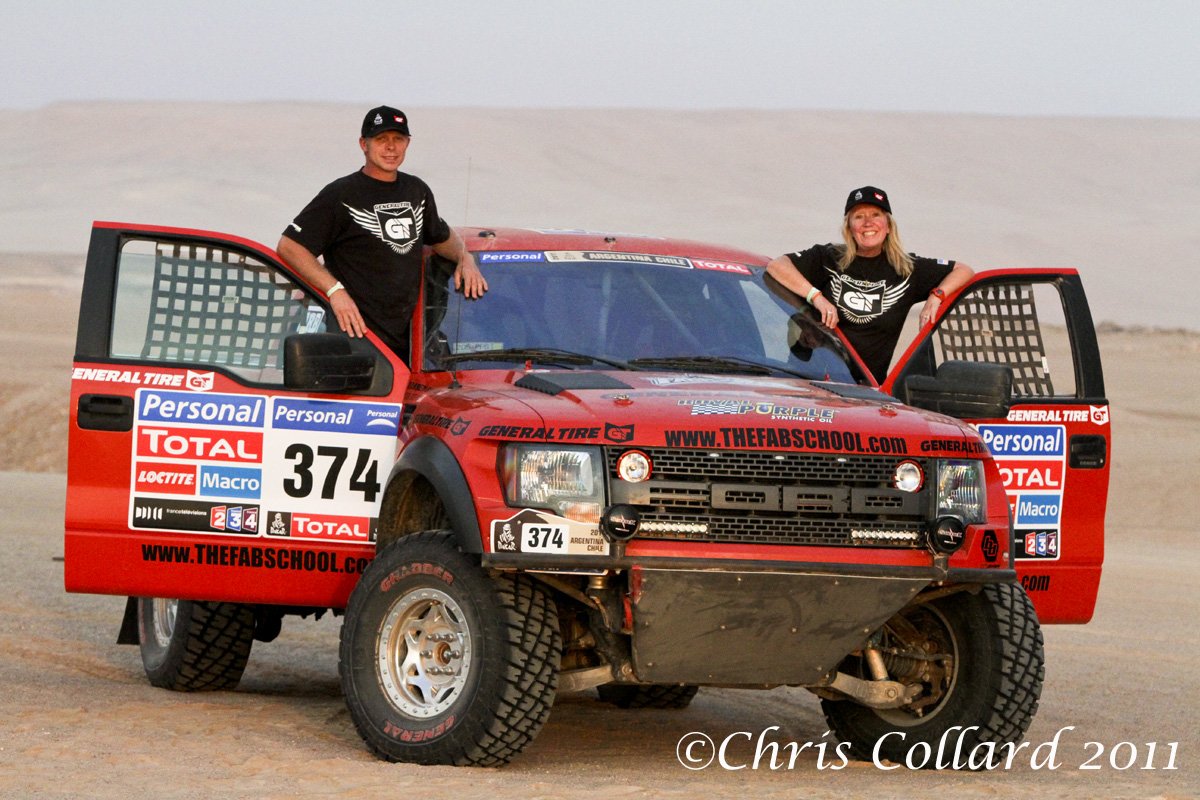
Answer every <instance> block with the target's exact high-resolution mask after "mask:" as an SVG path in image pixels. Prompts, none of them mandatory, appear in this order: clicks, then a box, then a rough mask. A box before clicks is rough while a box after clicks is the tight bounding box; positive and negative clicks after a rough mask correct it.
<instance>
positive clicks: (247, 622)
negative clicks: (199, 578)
mask: <svg viewBox="0 0 1200 800" xmlns="http://www.w3.org/2000/svg"><path fill="white" fill-rule="evenodd" d="M137 615H138V643H139V644H140V645H141V651H142V666H143V667H144V668H145V670H146V677H147V678H148V679H149V680H150V683H151V685H153V686H157V687H159V688H160V689H172V690H174V691H177V692H202V691H216V690H222V689H233V688H235V687H236V686H237V685H238V682H239V681H241V679H242V673H243V672H244V671H245V669H246V662H247V661H249V660H250V647H251V645H252V644H253V643H254V610H253V609H252V608H251V607H250V606H246V605H242V604H240V603H215V602H208V601H204V600H170V599H165V598H161V597H139V598H138V599H137Z"/></svg>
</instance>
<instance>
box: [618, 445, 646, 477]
mask: <svg viewBox="0 0 1200 800" xmlns="http://www.w3.org/2000/svg"><path fill="white" fill-rule="evenodd" d="M652 469H653V467H652V466H651V465H650V456H648V455H646V454H645V453H643V452H642V451H641V450H627V451H625V452H624V453H622V454H621V457H620V458H618V459H617V475H618V476H619V477H620V478H621V480H623V481H629V482H630V483H641V482H642V481H644V480H646V479H647V478H649V477H650V472H651V470H652Z"/></svg>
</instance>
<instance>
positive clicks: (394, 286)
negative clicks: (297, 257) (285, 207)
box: [283, 171, 450, 358]
mask: <svg viewBox="0 0 1200 800" xmlns="http://www.w3.org/2000/svg"><path fill="white" fill-rule="evenodd" d="M283 234H284V236H287V237H288V238H289V239H292V240H293V241H295V242H297V243H299V244H301V245H303V246H304V247H305V249H307V250H308V251H309V252H310V253H312V254H313V255H315V256H323V257H324V261H325V267H326V269H328V270H329V272H330V273H331V274H332V275H333V276H334V277H335V278H337V279H338V280H339V281H341V282H342V284H343V285H344V286H345V287H346V290H347V291H348V292H349V293H350V297H352V298H353V299H354V302H355V303H356V304H357V305H358V310H359V311H360V312H361V313H362V315H363V319H365V320H366V322H367V325H368V326H369V327H370V328H371V330H373V331H374V332H375V333H376V334H377V335H378V336H379V337H380V338H381V339H383V340H384V341H385V342H387V343H388V344H389V345H391V346H392V347H394V348H397V351H398V352H397V354H398V355H399V356H401V357H402V358H407V357H408V352H407V347H408V329H409V322H410V320H411V319H412V312H413V308H414V307H415V305H416V302H417V294H418V289H419V285H418V282H419V280H420V274H421V248H422V245H426V244H428V245H434V244H440V243H441V242H444V241H446V239H448V238H450V228H449V226H448V225H447V224H446V223H445V221H444V220H442V218H441V217H439V216H438V213H437V204H436V203H435V202H434V199H433V192H432V191H430V189H429V187H428V186H427V185H426V184H425V182H424V181H422V180H421V179H420V178H417V177H415V176H412V175H408V174H405V173H403V172H400V173H397V175H396V180H395V181H394V182H392V181H379V180H375V179H374V178H370V177H368V176H366V175H364V174H363V173H362V172H361V171H359V172H355V173H352V174H350V175H347V176H346V177H344V178H338V179H337V180H336V181H334V182H333V183H331V184H329V185H328V186H326V187H325V188H324V189H322V190H321V191H320V192H319V193H318V194H317V196H316V197H314V198H313V200H312V202H310V203H309V204H308V205H307V206H305V208H304V210H303V211H301V212H300V214H299V215H298V216H297V217H296V219H295V220H294V221H293V222H292V224H291V225H289V226H288V227H287V229H286V230H285V231H284V232H283Z"/></svg>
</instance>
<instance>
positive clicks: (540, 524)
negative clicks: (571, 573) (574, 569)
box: [491, 509, 609, 556]
mask: <svg viewBox="0 0 1200 800" xmlns="http://www.w3.org/2000/svg"><path fill="white" fill-rule="evenodd" d="M491 548H492V552H493V553H542V554H549V555H574V556H606V555H608V550H609V545H608V540H607V539H605V538H604V535H603V534H602V533H600V528H599V527H598V526H597V525H595V524H590V523H584V522H576V521H575V520H571V519H567V518H566V517H559V516H555V515H554V514H549V513H547V512H544V511H535V510H533V509H525V510H523V511H520V512H518V513H517V514H514V515H513V516H512V517H509V518H508V519H504V520H496V521H494V522H493V523H492V530H491Z"/></svg>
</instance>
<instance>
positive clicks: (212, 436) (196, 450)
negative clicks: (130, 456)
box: [134, 426, 263, 462]
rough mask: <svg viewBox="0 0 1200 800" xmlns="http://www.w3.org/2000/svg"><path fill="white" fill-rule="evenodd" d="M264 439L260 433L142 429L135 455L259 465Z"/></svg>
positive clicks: (195, 429) (193, 429) (137, 440)
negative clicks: (254, 463)
mask: <svg viewBox="0 0 1200 800" xmlns="http://www.w3.org/2000/svg"><path fill="white" fill-rule="evenodd" d="M262 440H263V435H262V433H260V432H258V431H225V430H203V429H197V428H160V427H152V426H141V427H139V428H138V429H137V439H136V441H135V450H134V453H135V455H137V456H138V457H139V458H146V457H149V458H180V459H189V460H192V461H222V462H235V461H243V462H245V461H249V462H259V461H261V460H262Z"/></svg>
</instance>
